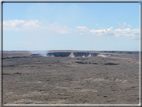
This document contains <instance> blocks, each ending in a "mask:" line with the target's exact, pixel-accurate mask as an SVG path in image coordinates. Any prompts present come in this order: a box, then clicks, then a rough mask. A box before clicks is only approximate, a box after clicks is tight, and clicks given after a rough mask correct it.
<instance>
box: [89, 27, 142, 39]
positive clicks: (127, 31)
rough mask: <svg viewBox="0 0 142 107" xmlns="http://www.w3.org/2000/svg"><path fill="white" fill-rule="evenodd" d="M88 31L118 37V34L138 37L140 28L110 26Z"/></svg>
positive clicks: (98, 34)
mask: <svg viewBox="0 0 142 107" xmlns="http://www.w3.org/2000/svg"><path fill="white" fill-rule="evenodd" d="M89 32H90V33H92V34H95V35H97V36H113V37H120V36H127V37H133V38H135V37H139V36H140V29H130V28H126V29H113V27H110V28H108V29H99V30H94V29H92V30H89Z"/></svg>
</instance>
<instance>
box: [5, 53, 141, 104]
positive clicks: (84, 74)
mask: <svg viewBox="0 0 142 107" xmlns="http://www.w3.org/2000/svg"><path fill="white" fill-rule="evenodd" d="M2 67H3V102H4V104H138V103H139V56H138V55H133V54H130V55H123V54H121V55H118V56H111V57H74V58H71V57H46V56H34V55H31V53H29V52H26V51H25V52H18V51H17V52H12V51H5V52H3V66H2Z"/></svg>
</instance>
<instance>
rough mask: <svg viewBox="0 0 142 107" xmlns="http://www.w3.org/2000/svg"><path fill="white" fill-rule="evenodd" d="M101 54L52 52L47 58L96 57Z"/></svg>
mask: <svg viewBox="0 0 142 107" xmlns="http://www.w3.org/2000/svg"><path fill="white" fill-rule="evenodd" d="M98 54H99V53H89V52H52V53H48V54H47V56H51V57H52V56H54V57H95V56H97V55H98Z"/></svg>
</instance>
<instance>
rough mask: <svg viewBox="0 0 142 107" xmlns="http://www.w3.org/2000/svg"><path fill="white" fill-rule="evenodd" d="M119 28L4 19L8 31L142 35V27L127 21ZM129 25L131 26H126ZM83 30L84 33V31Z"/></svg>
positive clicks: (118, 35)
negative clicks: (141, 32)
mask: <svg viewBox="0 0 142 107" xmlns="http://www.w3.org/2000/svg"><path fill="white" fill-rule="evenodd" d="M118 25H119V28H118V29H113V27H110V28H107V29H103V28H100V29H89V28H87V27H86V26H76V28H70V27H68V26H66V25H62V26H61V25H59V24H58V23H53V24H43V23H41V22H39V21H38V20H29V21H26V20H8V21H3V28H4V30H6V31H7V30H8V31H24V32H26V31H39V30H40V31H41V30H42V31H46V32H47V31H48V32H56V33H57V34H69V33H75V32H79V34H80V35H82V34H87V35H89V34H93V35H96V36H113V37H120V36H127V37H133V38H139V36H140V29H130V27H131V25H128V24H127V23H125V22H124V23H123V24H122V25H121V24H120V23H118ZM125 26H128V27H129V28H125ZM82 31H83V33H82Z"/></svg>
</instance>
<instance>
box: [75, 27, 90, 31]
mask: <svg viewBox="0 0 142 107" xmlns="http://www.w3.org/2000/svg"><path fill="white" fill-rule="evenodd" d="M76 28H77V29H79V30H80V31H88V30H89V29H88V28H87V27H85V26H76Z"/></svg>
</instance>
